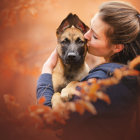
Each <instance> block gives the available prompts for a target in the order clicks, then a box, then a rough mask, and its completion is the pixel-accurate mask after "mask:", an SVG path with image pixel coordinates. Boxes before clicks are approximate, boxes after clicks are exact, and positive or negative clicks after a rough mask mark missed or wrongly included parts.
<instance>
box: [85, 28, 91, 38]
mask: <svg viewBox="0 0 140 140" xmlns="http://www.w3.org/2000/svg"><path fill="white" fill-rule="evenodd" d="M84 38H85V39H87V40H90V30H88V31H87V32H86V33H85V34H84Z"/></svg>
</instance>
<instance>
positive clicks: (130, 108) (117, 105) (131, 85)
mask: <svg viewBox="0 0 140 140" xmlns="http://www.w3.org/2000/svg"><path fill="white" fill-rule="evenodd" d="M123 66H124V65H121V64H117V63H105V64H101V65H99V66H97V67H96V68H94V69H92V70H91V71H90V72H89V74H88V75H87V76H86V77H85V78H83V79H82V80H81V82H82V81H86V80H88V79H91V78H97V79H106V78H109V77H111V76H112V75H113V72H114V70H115V69H116V68H121V67H123ZM104 90H105V91H104V92H105V93H106V94H108V96H109V97H110V100H111V104H110V105H108V104H107V103H105V102H104V101H102V100H97V102H93V105H94V106H95V108H96V110H97V112H98V115H96V116H93V115H91V114H90V113H88V112H85V114H84V115H82V116H80V117H79V115H78V114H77V113H73V114H72V116H71V119H70V120H69V121H68V122H67V125H66V126H65V129H64V130H65V133H64V135H63V138H62V139H67V140H69V139H80V140H82V139H83V140H84V139H95V140H101V139H104V140H106V139H108V140H112V139H113V140H121V139H123V140H124V139H126V140H128V139H129V138H130V136H127V135H126V134H127V133H129V131H130V132H131V130H130V129H129V128H130V127H131V124H132V123H131V121H132V120H133V117H134V116H135V115H134V114H136V113H135V112H136V104H137V92H138V83H137V79H136V77H135V76H127V77H123V78H122V80H121V81H120V82H119V83H118V84H116V85H112V86H109V87H107V88H106V89H104ZM53 93H54V90H53V85H52V75H51V74H47V73H46V74H42V75H40V77H39V79H38V82H37V99H39V98H40V97H42V96H45V97H46V102H45V105H47V106H50V107H51V98H52V95H53ZM76 99H77V96H75V97H74V99H73V100H76ZM79 118H80V119H79ZM135 119H136V118H135ZM71 122H74V123H71ZM106 126H107V127H106ZM79 128H80V131H78V129H79ZM135 128H136V125H135ZM92 130H93V131H94V132H92ZM101 131H104V132H101ZM70 132H71V133H70ZM73 133H75V135H76V136H73ZM82 133H83V134H84V133H85V135H86V136H83V135H82ZM92 133H93V134H92ZM99 133H102V134H99ZM124 133H125V134H124ZM72 136H73V137H72ZM131 136H132V135H131ZM127 137H129V138H127Z"/></svg>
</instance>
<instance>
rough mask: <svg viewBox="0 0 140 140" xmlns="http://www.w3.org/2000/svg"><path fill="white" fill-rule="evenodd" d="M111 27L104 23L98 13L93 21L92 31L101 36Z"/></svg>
mask: <svg viewBox="0 0 140 140" xmlns="http://www.w3.org/2000/svg"><path fill="white" fill-rule="evenodd" d="M109 28H110V26H109V25H108V24H107V23H105V22H104V21H102V19H101V17H100V16H99V14H98V13H96V14H95V16H94V17H93V18H92V19H91V29H92V30H93V31H94V32H95V33H96V34H99V35H105V33H106V31H107V30H108V29H109Z"/></svg>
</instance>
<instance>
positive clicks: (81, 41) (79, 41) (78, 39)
mask: <svg viewBox="0 0 140 140" xmlns="http://www.w3.org/2000/svg"><path fill="white" fill-rule="evenodd" d="M75 42H76V43H77V44H80V45H84V43H85V42H84V41H83V40H81V39H80V38H79V37H78V38H77V39H76V41H75Z"/></svg>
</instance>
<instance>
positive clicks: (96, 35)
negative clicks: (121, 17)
mask: <svg viewBox="0 0 140 140" xmlns="http://www.w3.org/2000/svg"><path fill="white" fill-rule="evenodd" d="M91 30H92V31H93V33H94V34H95V35H96V36H98V34H97V33H96V32H95V31H94V30H93V29H92V28H91Z"/></svg>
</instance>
